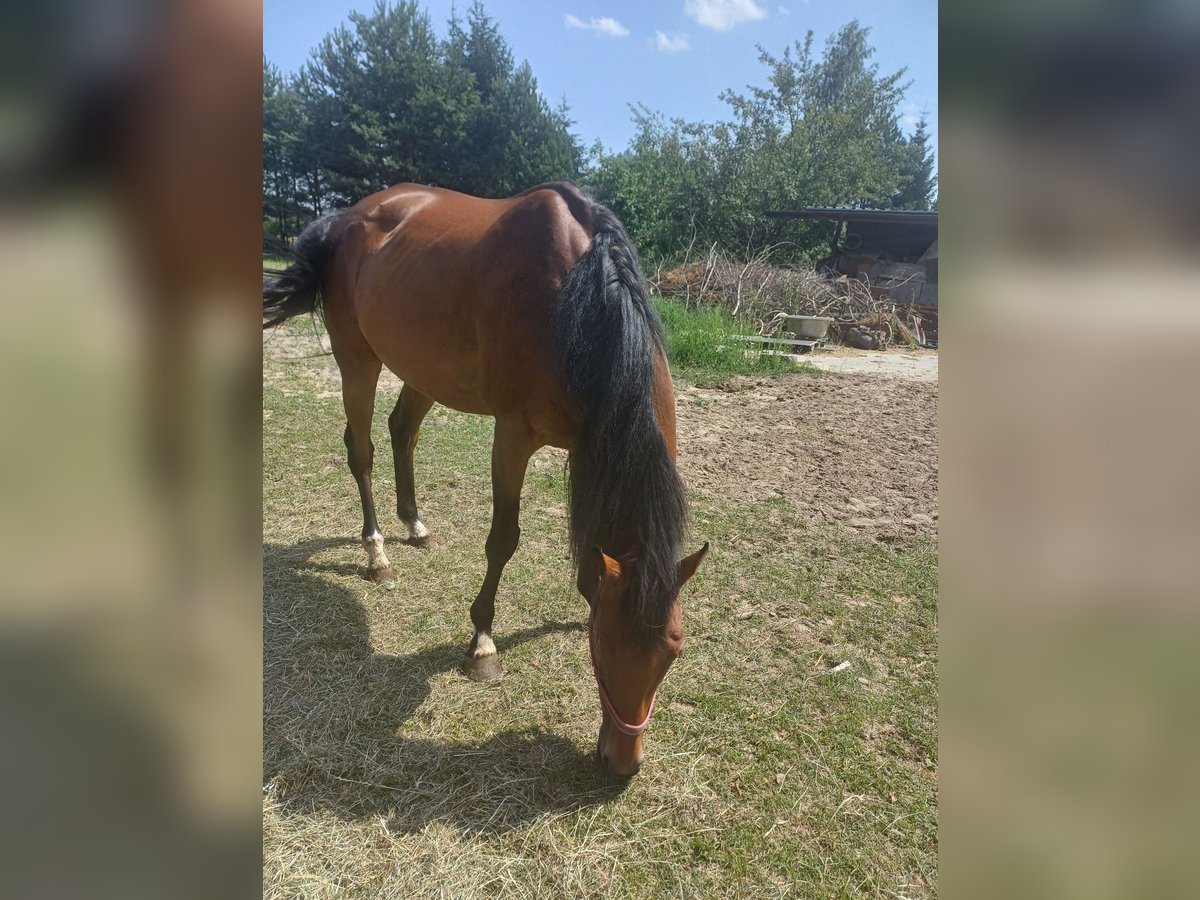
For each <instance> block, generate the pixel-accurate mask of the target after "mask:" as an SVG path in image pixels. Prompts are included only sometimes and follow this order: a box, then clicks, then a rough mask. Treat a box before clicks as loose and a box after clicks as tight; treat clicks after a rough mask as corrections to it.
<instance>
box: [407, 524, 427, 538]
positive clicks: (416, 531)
mask: <svg viewBox="0 0 1200 900" xmlns="http://www.w3.org/2000/svg"><path fill="white" fill-rule="evenodd" d="M408 536H409V537H411V538H412V539H413V540H414V541H419V540H421V539H422V538H427V537H429V529H428V528H426V527H425V523H424V522H422V521H421V520H420V519H417V520H416V521H415V522H413V523H412V524H411V525H409V526H408Z"/></svg>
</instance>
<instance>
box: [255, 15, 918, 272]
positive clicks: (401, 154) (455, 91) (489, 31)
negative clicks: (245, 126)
mask: <svg viewBox="0 0 1200 900" xmlns="http://www.w3.org/2000/svg"><path fill="white" fill-rule="evenodd" d="M349 26H350V27H346V26H341V27H339V28H338V29H336V30H335V31H334V32H332V33H331V34H329V35H328V36H327V37H325V39H324V40H322V42H321V43H320V44H319V45H318V46H317V48H316V49H315V50H314V51H313V53H312V55H311V57H310V59H309V61H308V62H307V63H306V64H305V66H304V67H303V68H302V69H301V70H300V71H299V72H298V73H296V74H294V75H291V76H287V77H285V76H284V75H283V74H281V73H280V72H279V71H278V70H277V69H276V68H275V67H274V66H273V65H271V64H270V63H269V62H267V61H265V60H264V64H263V217H264V227H265V228H266V229H267V230H269V231H271V232H272V233H274V234H276V235H278V236H280V237H283V238H285V239H287V238H290V237H292V236H294V235H295V234H296V233H297V232H298V231H299V230H300V229H301V228H303V226H304V225H305V224H306V223H307V222H308V221H309V220H311V219H312V218H314V217H316V216H318V215H320V214H322V213H323V212H326V211H328V210H330V209H333V208H336V207H340V206H345V205H349V204H351V203H353V202H355V201H357V200H358V199H360V198H362V197H364V196H366V195H367V194H370V193H373V192H374V191H377V190H380V189H382V188H384V187H387V186H388V185H391V184H396V183H399V182H402V181H412V182H418V183H423V184H431V185H439V186H443V187H449V188H453V189H455V190H460V191H464V192H466V193H470V194H476V195H478V196H484V197H504V196H509V195H511V194H514V193H517V192H518V191H521V190H523V189H524V188H526V187H529V186H530V185H533V184H537V183H539V182H542V181H555V180H560V179H570V180H573V181H576V182H579V183H582V184H584V185H586V186H588V187H590V188H591V189H592V190H593V192H594V193H595V195H596V196H597V198H598V199H599V200H601V201H602V202H604V203H605V204H607V205H609V206H610V207H611V208H612V209H613V210H614V211H615V212H616V213H617V214H618V215H619V216H620V217H621V218H622V220H623V221H624V222H625V224H626V226H627V227H628V229H629V231H630V233H631V235H632V236H633V237H634V239H635V241H637V243H638V245H639V247H641V248H642V250H643V253H646V254H648V255H650V256H651V257H660V258H670V257H673V256H677V255H679V254H680V253H682V252H683V250H684V249H685V248H686V247H687V246H689V245H694V244H695V243H696V242H697V241H702V242H704V244H706V245H707V244H708V243H710V242H716V243H718V244H719V245H720V246H722V247H723V248H725V249H727V250H730V251H735V252H743V253H746V254H752V253H756V252H758V251H759V250H761V249H763V248H764V247H767V246H774V245H778V244H783V245H785V246H786V247H787V248H789V250H790V252H791V254H792V255H794V256H795V257H797V258H806V257H808V258H812V257H813V256H814V255H815V254H819V253H820V250H821V248H822V247H823V246H824V245H825V244H826V243H827V241H828V236H829V234H828V223H825V224H824V227H823V229H822V226H821V225H820V224H816V223H802V222H794V221H775V220H767V219H764V217H763V215H762V213H763V211H764V210H767V209H774V208H780V207H787V206H792V205H803V206H871V207H880V208H900V209H928V208H930V205H931V204H933V203H935V202H936V200H935V198H936V185H937V177H936V175H935V174H934V160H933V150H932V147H931V146H930V142H929V135H928V130H927V125H926V123H925V121H924V119H922V120H921V121H920V122H919V123H918V125H917V127H916V128H915V129H914V131H913V133H912V134H911V135H910V136H906V135H905V134H904V133H903V131H902V130H901V128H900V113H899V109H900V106H901V103H902V101H903V99H904V94H905V90H906V88H907V85H906V84H905V83H904V82H903V77H904V72H903V70H901V71H899V72H894V73H890V74H881V73H880V72H879V69H878V66H877V65H875V64H874V63H872V62H871V57H872V55H873V48H872V47H871V46H870V43H869V41H868V38H869V31H868V29H866V28H863V27H862V26H861V25H859V24H858V23H857V22H851V23H849V24H848V25H846V26H845V27H844V28H842V29H841V30H840V31H839V32H838V33H837V34H835V35H833V36H831V37H830V38H829V39H828V41H827V42H826V44H825V46H824V49H823V51H822V52H821V53H820V54H819V55H818V54H817V53H815V52H814V48H813V35H812V33H811V32H810V33H809V34H808V36H807V37H806V38H805V39H804V40H803V41H799V42H797V43H796V44H795V45H794V46H793V47H789V48H788V49H786V50H785V51H784V53H783V55H782V56H781V57H773V56H771V55H770V54H768V53H766V52H765V51H760V57H759V58H760V61H761V62H762V63H763V65H764V66H765V67H766V70H767V77H766V83H765V84H763V85H761V86H757V87H750V88H749V89H748V92H746V93H739V92H736V91H734V90H728V91H726V92H724V93H723V94H722V95H721V99H722V100H723V101H724V102H725V103H726V105H727V106H728V107H729V110H730V114H731V115H730V118H729V119H728V120H727V121H721V122H717V123H705V122H686V121H683V120H681V119H670V120H668V119H666V118H665V117H663V116H662V115H661V114H659V113H657V112H653V111H651V110H649V109H647V108H646V107H644V106H641V105H632V106H631V110H632V114H633V117H634V122H635V125H636V133H635V135H634V137H633V139H632V141H631V142H630V144H629V146H628V147H626V148H625V149H624V150H622V151H620V152H606V151H605V150H604V148H603V147H602V146H601V145H600V144H599V142H597V143H596V144H595V145H594V146H593V147H592V148H591V150H590V152H585V150H584V148H583V146H582V144H581V143H580V141H579V139H578V138H577V137H576V136H575V135H574V134H573V133H572V130H571V129H572V125H573V122H572V121H571V119H570V114H569V109H568V107H567V105H566V101H565V99H564V101H563V102H561V103H560V104H559V105H557V106H556V107H551V106H550V104H549V103H548V102H547V101H546V100H545V99H544V98H543V97H542V95H541V94H540V93H539V91H538V88H537V80H536V79H535V77H534V75H533V72H532V70H531V69H530V67H529V64H528V63H525V62H522V63H521V64H519V65H518V64H516V62H515V61H514V59H513V55H512V51H511V49H510V48H509V46H508V44H507V42H506V41H505V40H504V37H503V36H502V35H501V33H500V30H499V27H498V25H497V23H496V21H495V20H494V19H492V18H491V17H490V16H488V15H487V13H486V11H485V9H484V7H483V4H482V2H480V0H475V2H474V3H473V4H472V6H471V7H470V8H469V9H468V11H467V14H466V18H465V20H464V19H461V18H460V17H459V16H458V15H457V13H452V15H451V18H450V20H449V23H448V27H447V35H446V37H445V38H444V39H442V38H439V37H438V36H437V34H436V33H435V31H434V29H433V26H432V23H431V20H430V18H429V16H428V15H427V14H426V13H425V12H424V11H423V10H422V9H421V7H420V4H419V0H401V2H398V3H395V4H388V3H386V2H385V0H379V2H378V4H377V5H376V7H375V9H374V11H373V12H372V13H370V14H361V13H351V15H350V20H349Z"/></svg>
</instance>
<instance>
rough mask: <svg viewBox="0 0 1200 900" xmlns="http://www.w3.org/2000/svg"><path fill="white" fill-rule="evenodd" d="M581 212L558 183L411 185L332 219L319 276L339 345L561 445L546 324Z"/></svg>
mask: <svg viewBox="0 0 1200 900" xmlns="http://www.w3.org/2000/svg"><path fill="white" fill-rule="evenodd" d="M589 217H590V202H589V201H588V200H587V198H586V197H584V196H583V194H582V193H581V192H580V191H579V190H578V188H576V187H575V186H574V185H571V184H566V183H559V184H549V185H539V186H538V187H535V188H531V189H529V190H527V191H524V192H523V193H521V194H518V195H517V196H515V197H511V198H507V199H502V200H488V199H481V198H477V197H470V196H467V195H465V194H460V193H456V192H454V191H448V190H444V189H440V188H431V187H425V186H422V185H408V184H406V185H398V186H396V187H393V188H389V189H388V190H386V191H382V192H380V193H378V194H374V195H372V196H370V197H367V198H365V199H364V200H362V201H360V202H359V203H357V204H356V205H355V206H353V207H351V208H350V209H349V210H347V212H346V213H345V214H344V216H343V219H342V221H341V222H340V223H339V229H340V234H339V236H338V252H337V257H336V259H335V261H334V262H333V264H332V265H331V271H330V273H329V275H328V276H327V279H326V282H327V283H326V286H325V294H326V301H325V304H326V318H327V322H328V325H329V330H330V337H331V339H332V341H333V342H334V345H335V346H334V351H335V353H336V352H337V351H338V347H337V345H338V343H339V339H340V341H341V343H343V344H347V345H349V344H351V343H354V342H360V343H364V344H365V345H368V346H369V348H370V350H371V351H372V352H373V353H374V355H375V356H377V357H378V358H379V359H380V360H381V361H382V362H383V363H384V364H385V365H386V366H387V367H388V368H389V369H391V370H392V371H393V372H395V373H396V375H398V376H399V377H400V378H402V379H403V380H404V381H405V382H406V383H408V384H411V385H412V386H413V387H414V388H415V389H416V390H418V391H420V392H421V393H423V394H426V395H427V396H429V397H431V398H432V399H434V400H435V401H437V402H440V403H442V404H444V405H447V406H450V407H453V408H455V409H460V410H463V411H464V412H472V413H483V414H488V415H493V416H506V415H515V414H521V415H524V416H525V417H526V418H527V420H528V421H529V425H530V427H531V429H533V430H535V431H537V432H538V433H539V434H540V435H541V436H542V437H543V438H545V442H546V443H551V444H557V445H560V446H563V445H565V444H566V443H569V441H570V434H571V432H572V431H573V429H574V427H575V426H576V423H575V421H574V420H575V418H576V415H575V414H574V413H573V412H572V411H571V407H570V404H569V403H568V402H567V399H566V396H565V386H564V384H563V380H562V378H561V372H560V364H559V361H558V357H557V352H556V348H555V346H554V343H553V329H552V319H553V314H554V309H555V306H556V304H557V303H558V300H559V295H560V293H561V289H562V285H563V283H564V282H565V280H566V278H567V275H568V273H569V272H570V271H571V268H572V267H573V266H574V265H575V262H576V261H577V260H578V258H579V257H580V256H581V255H582V254H583V253H584V252H585V251H586V250H587V248H588V246H589V245H590V243H591V233H590V230H589V225H590V218H589Z"/></svg>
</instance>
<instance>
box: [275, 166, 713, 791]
mask: <svg viewBox="0 0 1200 900" xmlns="http://www.w3.org/2000/svg"><path fill="white" fill-rule="evenodd" d="M292 254H293V257H294V261H293V262H292V264H291V265H290V266H289V267H288V268H287V269H285V270H284V271H283V272H281V273H279V274H278V275H276V276H274V277H273V278H271V279H270V280H268V281H267V282H266V284H265V285H264V290H263V327H264V329H266V328H269V327H271V326H274V325H277V324H279V323H280V322H283V321H284V320H286V319H288V318H290V317H292V316H295V315H298V314H301V313H307V312H314V311H319V312H321V313H322V314H323V316H324V319H325V325H326V329H327V330H328V332H329V339H330V343H331V345H332V349H333V355H334V358H335V360H336V361H337V365H338V369H339V370H340V371H341V376H342V399H343V403H344V405H345V410H346V431H345V444H346V451H347V457H348V463H349V467H350V472H351V474H352V475H353V476H354V480H355V481H356V482H357V484H358V491H359V495H360V497H361V500H362V510H363V529H362V542H363V546H364V548H365V549H366V552H367V557H368V565H369V569H368V572H369V574H370V577H371V578H372V579H374V580H375V581H385V580H388V579H390V578H392V577H393V574H392V570H391V563H390V562H389V560H388V557H387V554H386V553H385V552H384V539H383V535H382V533H381V532H380V530H379V523H378V521H377V520H376V517H375V502H374V499H373V496H372V493H371V467H372V461H373V459H374V453H375V448H374V445H373V444H372V443H371V417H372V413H373V410H374V404H375V390H376V384H377V381H378V379H379V374H380V371H381V369H382V367H383V366H384V365H386V366H387V367H388V368H389V369H390V370H391V371H392V372H394V373H395V374H396V375H397V376H398V377H399V378H400V379H401V380H402V381H403V382H404V387H403V389H402V390H401V391H400V397H399V400H398V401H397V403H396V407H395V409H394V410H392V413H391V415H390V416H389V418H388V428H389V431H390V432H391V443H392V453H393V457H394V463H395V467H396V508H397V512H398V514H399V517H400V520H401V521H402V522H403V523H404V524H405V526H406V527H407V529H408V533H409V536H410V538H409V542H410V543H413V544H417V545H423V544H427V543H428V541H429V531H428V530H427V529H426V527H425V525H424V523H422V521H421V519H420V517H419V515H418V513H417V504H416V496H415V488H414V485H413V451H414V450H415V448H416V445H417V434H418V431H419V429H420V427H421V421H422V420H423V419H424V417H425V415H426V413H428V412H429V409H430V408H431V407H432V406H433V404H434V403H441V404H443V405H445V406H449V407H451V408H453V409H457V410H461V411H462V412H467V413H477V414H480V415H488V416H492V417H494V418H495V420H496V423H495V433H494V438H493V442H492V524H491V530H490V531H489V533H488V537H487V542H486V544H485V553H486V557H487V574H486V576H485V577H484V580H483V585H482V587H481V588H480V589H479V593H478V595H477V596H476V598H475V601H474V603H472V604H471V622H472V624H473V626H474V633H473V635H472V637H471V642H470V644H469V646H468V648H467V653H466V659H465V661H464V665H463V668H464V671H465V673H466V674H467V675H468V676H469V677H471V678H473V679H476V680H481V681H482V680H488V679H492V678H496V677H498V676H499V675H500V672H501V670H500V663H499V657H498V655H497V652H496V645H495V643H494V641H493V640H492V622H493V617H494V606H495V599H496V588H497V586H498V585H499V582H500V576H501V573H502V572H503V570H504V566H505V564H506V563H507V562H508V560H509V559H510V558H511V557H512V555H513V553H514V552H515V551H516V549H517V543H518V541H519V539H520V535H521V529H520V527H519V507H520V497H521V486H522V483H523V482H524V480H525V470H526V466H527V465H528V462H529V458H530V456H532V455H533V453H534V452H535V451H536V450H538V449H539V448H540V447H543V446H546V445H550V446H554V447H561V448H564V449H566V450H567V451H568V463H567V468H568V487H569V494H570V516H569V518H570V526H569V539H570V546H571V551H572V554H571V555H572V558H573V560H574V563H575V567H576V572H577V578H576V585H577V587H578V589H579V592H580V593H581V594H582V595H583V596H584V598H586V599H587V601H588V604H589V606H590V608H591V609H590V613H589V616H588V644H589V652H590V654H591V657H592V666H593V672H594V674H595V677H596V682H597V686H598V688H599V695H600V703H601V725H600V732H599V736H598V738H597V747H596V749H597V755H598V758H599V761H600V763H601V765H603V766H605V767H606V768H607V769H608V770H609V771H610V772H611V773H613V774H615V775H618V776H622V777H627V776H631V775H633V774H635V773H636V772H637V771H638V769H639V767H640V766H641V763H642V758H643V751H642V737H643V733H644V731H645V729H646V726H647V725H648V724H649V720H650V714H651V712H652V711H653V707H654V700H655V697H656V694H657V689H658V686H659V684H660V683H661V682H662V679H663V677H664V676H665V675H666V672H667V669H668V668H669V667H670V665H671V664H672V663H673V662H674V660H675V659H676V657H677V656H678V655H679V653H680V651H681V649H682V646H683V638H684V632H683V620H682V615H681V612H680V605H679V591H680V588H681V587H682V586H683V584H684V583H685V582H686V581H687V580H688V579H690V578H691V577H692V576H693V575H694V574H695V572H696V569H697V567H698V566H699V565H700V562H701V560H702V559H703V558H704V556H705V554H706V553H707V552H708V544H705V545H704V546H703V547H702V548H701V549H700V550H697V551H696V552H694V553H692V554H690V555H688V556H682V542H683V539H684V535H685V529H686V520H687V505H686V499H685V494H684V487H683V483H682V482H681V480H680V478H679V474H678V472H677V471H676V468H675V450H676V447H675V399H674V394H673V392H672V385H671V374H670V370H669V369H668V367H667V361H666V354H665V352H664V344H663V334H662V327H661V325H660V323H659V320H658V317H657V315H656V314H655V312H654V309H653V307H652V306H651V305H650V302H649V299H648V297H647V295H646V290H645V279H644V276H643V274H642V271H641V266H640V263H639V261H638V255H637V251H636V250H635V248H634V245H633V242H632V241H631V240H630V238H629V235H628V234H627V233H626V231H625V228H624V227H623V226H622V225H621V223H620V221H619V220H618V219H617V217H616V216H615V215H614V214H613V213H612V212H611V211H610V210H608V209H607V208H605V207H604V206H602V205H600V204H599V203H597V202H595V201H594V200H593V199H591V198H590V197H589V196H587V195H586V194H585V193H584V192H583V191H581V190H580V189H579V188H578V187H576V186H575V185H573V184H571V183H569V182H559V183H554V184H542V185H538V186H536V187H532V188H530V189H529V190H527V191H524V192H522V193H520V194H517V195H516V196H514V197H510V198H507V199H500V200H488V199H480V198H478V197H470V196H467V195H465V194H460V193H456V192H454V191H450V190H444V189H441V188H433V187H426V186H423V185H416V184H401V185H397V186H395V187H392V188H389V189H387V190H384V191H381V192H380V193H377V194H373V195H371V196H369V197H367V198H365V199H364V200H361V201H360V202H358V203H357V204H355V205H354V206H352V207H350V208H348V209H346V210H342V211H338V212H334V213H330V214H329V215H326V216H324V217H322V218H320V219H318V220H317V221H315V222H313V223H312V224H310V225H309V226H308V227H307V228H305V230H304V231H303V232H302V233H301V234H300V236H299V238H298V239H297V241H296V244H295V247H294V248H293V250H292Z"/></svg>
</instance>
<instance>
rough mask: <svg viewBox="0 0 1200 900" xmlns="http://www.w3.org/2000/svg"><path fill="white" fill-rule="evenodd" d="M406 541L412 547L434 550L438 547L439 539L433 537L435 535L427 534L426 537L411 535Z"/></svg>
mask: <svg viewBox="0 0 1200 900" xmlns="http://www.w3.org/2000/svg"><path fill="white" fill-rule="evenodd" d="M404 543H406V544H408V545H409V546H410V547H418V548H420V549H421V550H433V549H436V547H437V541H435V540H434V539H433V535H431V534H427V535H425V536H424V537H410V538H407V539H406V540H405V541H404Z"/></svg>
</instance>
